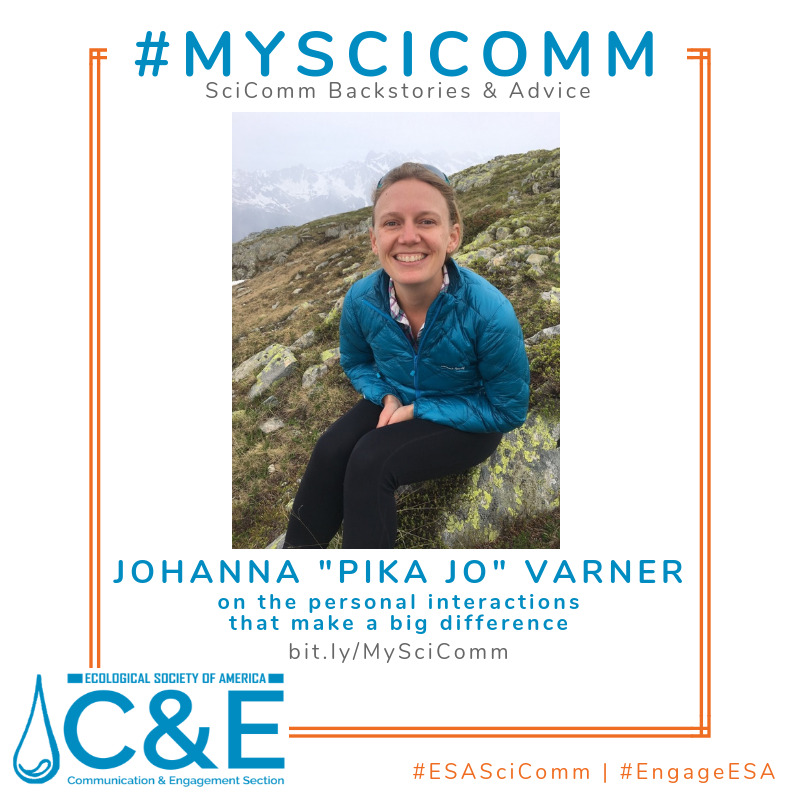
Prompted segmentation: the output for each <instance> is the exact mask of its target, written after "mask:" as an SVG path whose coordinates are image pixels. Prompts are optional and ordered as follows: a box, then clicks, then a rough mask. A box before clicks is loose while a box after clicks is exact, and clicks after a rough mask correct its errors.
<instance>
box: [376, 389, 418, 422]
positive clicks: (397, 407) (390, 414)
mask: <svg viewBox="0 0 800 800" xmlns="http://www.w3.org/2000/svg"><path fill="white" fill-rule="evenodd" d="M407 419H414V405H413V403H412V404H411V405H408V406H404V405H403V404H402V402H401V401H400V400H399V399H398V398H397V397H395V396H394V395H393V394H387V395H386V397H384V398H383V411H381V415H380V417H379V418H378V424H377V425H376V427H378V428H382V427H383V426H384V425H394V423H395V422H405V421H406V420H407Z"/></svg>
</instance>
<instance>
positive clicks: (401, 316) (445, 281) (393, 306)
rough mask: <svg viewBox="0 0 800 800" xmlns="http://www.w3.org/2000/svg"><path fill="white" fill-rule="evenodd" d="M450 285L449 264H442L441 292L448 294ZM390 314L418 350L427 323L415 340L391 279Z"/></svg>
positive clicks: (423, 325)
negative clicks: (418, 343) (420, 337)
mask: <svg viewBox="0 0 800 800" xmlns="http://www.w3.org/2000/svg"><path fill="white" fill-rule="evenodd" d="M449 285H450V276H449V275H448V274H447V264H446V263H445V264H442V288H441V289H439V291H440V292H446V291H447V287H448V286H449ZM389 312H390V313H391V315H392V319H394V320H395V321H396V322H399V323H400V325H401V327H402V328H403V332H404V333H405V335H406V337H407V339H408V341H409V342H411V344H412V346H413V347H414V349H415V350H416V349H417V342H418V341H419V336H420V334H421V333H422V328H424V327H425V323H424V322H423V323H422V327H420V329H419V332H418V333H417V338H416V339H415V338H414V333H413V331H412V330H411V323H410V322H409V321H408V317H407V316H406V315H405V312H404V311H403V309H402V308H400V304H399V303H398V302H397V293H396V292H395V290H394V281H393V280H392V279H391V278H389Z"/></svg>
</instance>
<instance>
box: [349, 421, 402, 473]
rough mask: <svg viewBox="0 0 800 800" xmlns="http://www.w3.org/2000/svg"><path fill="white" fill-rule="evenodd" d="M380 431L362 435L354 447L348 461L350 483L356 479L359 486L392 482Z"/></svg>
mask: <svg viewBox="0 0 800 800" xmlns="http://www.w3.org/2000/svg"><path fill="white" fill-rule="evenodd" d="M380 431H381V429H380V428H379V429H377V430H375V431H370V433H368V434H367V435H366V436H362V437H361V439H360V440H359V441H358V444H357V445H356V446H355V447H354V448H353V452H352V453H351V454H350V458H349V460H348V462H347V476H346V481H347V482H348V483H350V482H353V481H355V482H356V483H357V485H358V486H367V485H378V484H381V483H382V482H384V481H388V482H389V483H392V481H393V478H392V474H391V470H390V469H389V466H388V464H387V460H388V457H387V454H386V453H385V452H384V449H383V448H382V447H381V446H380V439H381V436H380Z"/></svg>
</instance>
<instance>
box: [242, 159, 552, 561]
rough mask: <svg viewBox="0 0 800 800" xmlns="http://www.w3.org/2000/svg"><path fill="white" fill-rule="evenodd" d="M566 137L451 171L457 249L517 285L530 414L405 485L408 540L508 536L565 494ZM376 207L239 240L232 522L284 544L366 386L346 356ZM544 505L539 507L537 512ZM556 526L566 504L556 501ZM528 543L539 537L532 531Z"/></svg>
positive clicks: (401, 504)
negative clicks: (351, 378) (554, 144)
mask: <svg viewBox="0 0 800 800" xmlns="http://www.w3.org/2000/svg"><path fill="white" fill-rule="evenodd" d="M559 174H560V151H559V150H553V151H544V150H539V151H532V152H529V153H523V154H518V155H511V156H499V157H497V158H494V159H492V160H491V161H489V162H487V163H485V164H480V165H478V166H475V167H471V168H469V169H466V170H463V171H462V172H460V173H457V174H455V175H453V176H451V181H452V183H453V185H454V186H455V188H456V191H457V192H458V196H459V203H460V205H461V209H462V214H463V217H464V222H465V237H464V243H463V245H462V248H461V251H460V252H459V253H458V254H457V255H456V261H457V262H458V263H459V264H461V265H463V266H467V267H469V268H470V269H472V270H475V271H476V272H478V273H480V274H481V275H483V276H484V277H486V278H487V279H488V280H490V281H491V282H492V283H494V284H495V286H497V287H498V288H499V289H500V290H501V291H503V293H504V294H505V295H506V296H507V297H508V298H509V299H510V301H511V303H512V304H513V305H514V308H515V310H516V312H517V316H518V318H519V320H520V323H521V325H522V327H523V332H524V334H525V336H526V345H527V346H528V355H529V358H530V364H531V376H532V382H531V387H532V391H531V406H530V412H529V415H528V419H527V421H526V424H525V425H524V426H523V427H522V428H520V429H518V430H517V431H513V432H511V433H510V434H507V435H506V436H505V437H504V439H503V441H502V442H501V445H500V447H499V448H498V450H497V452H496V453H495V454H494V455H493V456H492V458H491V459H489V460H488V461H487V462H485V463H484V464H483V465H481V466H479V467H477V468H475V469H474V470H472V471H470V472H469V473H466V474H464V475H460V476H454V477H452V478H448V479H444V480H440V481H430V482H427V483H425V484H419V485H415V486H413V487H405V488H404V489H403V490H402V491H401V492H400V493H399V494H400V497H399V500H398V517H399V524H400V528H401V534H400V536H399V539H398V547H443V546H448V547H465V546H491V544H492V543H493V542H495V541H496V542H497V543H498V544H500V543H502V544H503V545H504V546H508V543H509V541H510V539H509V535H508V532H509V530H516V531H524V529H525V526H526V524H527V521H528V520H530V519H532V518H533V517H534V516H536V515H539V516H541V514H542V513H544V514H548V513H551V512H552V510H553V509H556V508H557V506H558V500H559V458H558V454H559V436H560V433H559V421H558V420H559V413H558V412H559V344H560V326H559V307H560V289H559V286H560V260H561V259H560V240H559V218H560V217H559V212H560V188H559V187H560V183H559ZM370 213H371V210H370V209H361V210H357V211H351V212H348V213H345V214H340V215H338V216H334V217H328V218H325V219H321V220H316V221H314V222H310V223H308V224H306V225H302V226H296V227H283V228H280V229H277V230H270V231H263V232H262V233H259V234H254V235H251V236H248V237H247V238H245V239H243V240H242V241H240V242H237V243H235V244H234V245H233V259H232V274H233V278H234V280H244V281H245V282H244V283H242V284H240V285H238V286H235V287H234V288H233V291H232V294H233V347H232V351H233V352H232V355H233V358H232V370H233V375H232V377H233V536H234V546H236V547H264V546H268V545H270V544H272V545H273V546H274V545H275V544H276V543H277V542H279V541H280V537H281V535H282V533H283V531H284V530H285V525H286V519H287V513H288V511H287V505H288V507H291V499H292V497H293V496H294V492H295V490H296V486H297V483H298V482H299V479H300V477H301V475H302V471H303V469H304V468H305V464H306V462H307V460H308V455H309V453H310V451H311V448H312V447H313V445H314V442H315V441H316V439H317V438H318V437H319V435H320V434H321V433H322V431H324V430H325V428H326V427H327V426H328V425H330V424H331V422H333V421H334V420H335V419H336V418H337V417H338V416H340V415H341V414H342V413H344V411H345V410H347V409H348V408H349V407H351V406H352V405H353V404H354V403H355V402H356V400H357V395H356V393H355V391H354V390H353V389H352V387H351V386H350V384H349V382H348V381H347V379H346V377H345V376H344V374H343V372H342V370H341V368H340V367H339V365H338V349H337V346H338V321H339V313H340V309H341V303H342V300H343V298H344V294H345V293H346V291H347V289H348V287H349V286H350V285H351V284H352V283H353V282H355V281H356V280H358V278H360V277H362V276H363V275H366V274H369V272H371V271H372V270H373V269H376V268H378V266H379V265H378V264H377V262H376V259H375V256H374V255H373V254H372V251H371V249H370V246H369V237H368V225H369V215H370ZM537 518H538V517H537ZM554 519H555V520H556V526H557V519H558V515H557V513H556V514H554ZM526 546H528V545H526Z"/></svg>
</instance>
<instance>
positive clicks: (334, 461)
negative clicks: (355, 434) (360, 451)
mask: <svg viewBox="0 0 800 800" xmlns="http://www.w3.org/2000/svg"><path fill="white" fill-rule="evenodd" d="M352 450H353V443H352V442H351V441H347V440H346V439H344V438H343V437H341V436H336V434H335V432H334V433H332V432H330V431H327V432H325V433H323V434H322V436H320V437H319V439H317V443H316V444H315V445H314V450H313V451H312V453H311V459H310V461H309V464H312V463H313V464H314V466H315V467H320V468H323V469H330V470H335V469H345V468H346V466H347V461H348V459H349V458H350V453H351V452H352Z"/></svg>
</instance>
